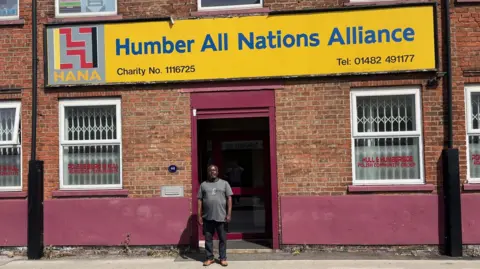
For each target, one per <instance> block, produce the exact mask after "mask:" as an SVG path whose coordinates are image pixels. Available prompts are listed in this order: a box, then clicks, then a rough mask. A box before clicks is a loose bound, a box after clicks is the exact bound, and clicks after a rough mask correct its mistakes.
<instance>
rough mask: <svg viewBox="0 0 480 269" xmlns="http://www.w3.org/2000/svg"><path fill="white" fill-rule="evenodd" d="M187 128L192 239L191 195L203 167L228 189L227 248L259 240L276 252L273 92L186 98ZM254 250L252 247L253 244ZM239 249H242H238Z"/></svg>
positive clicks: (197, 233)
mask: <svg viewBox="0 0 480 269" xmlns="http://www.w3.org/2000/svg"><path fill="white" fill-rule="evenodd" d="M190 98H191V99H190V104H191V109H192V110H191V112H192V114H191V125H192V196H193V197H192V198H193V199H192V215H193V216H192V217H193V218H192V220H193V222H192V225H193V226H192V228H193V229H192V237H191V239H192V240H191V246H192V247H194V248H198V247H199V243H200V241H203V240H204V236H203V234H202V229H201V227H199V225H198V224H197V221H196V219H197V206H198V200H197V199H196V195H197V192H198V189H199V187H200V184H201V182H203V181H204V180H206V178H207V173H206V169H207V167H208V165H209V164H212V163H213V164H215V165H217V166H218V167H219V170H220V171H219V173H220V176H221V177H222V178H224V179H225V180H227V181H229V182H230V184H231V185H232V191H233V193H234V196H233V201H232V202H233V203H234V205H233V210H232V221H231V223H230V224H229V232H228V239H230V240H234V241H233V242H231V243H232V244H230V243H229V246H230V247H233V245H234V244H236V243H238V245H239V246H240V245H243V243H251V242H254V241H257V242H258V240H261V241H262V243H260V244H262V245H263V246H265V243H266V242H268V246H267V247H269V248H273V249H278V248H279V224H278V219H279V212H278V186H277V164H276V154H277V153H276V135H275V91H274V90H238V91H206V92H195V93H191V95H190ZM257 245H258V244H257ZM239 248H245V247H243V246H241V247H239ZM246 248H248V247H246Z"/></svg>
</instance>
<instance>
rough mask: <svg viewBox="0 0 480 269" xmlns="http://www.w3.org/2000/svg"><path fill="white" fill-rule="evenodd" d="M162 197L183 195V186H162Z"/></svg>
mask: <svg viewBox="0 0 480 269" xmlns="http://www.w3.org/2000/svg"><path fill="white" fill-rule="evenodd" d="M160 195H161V196H162V197H183V186H162V190H161V193H160Z"/></svg>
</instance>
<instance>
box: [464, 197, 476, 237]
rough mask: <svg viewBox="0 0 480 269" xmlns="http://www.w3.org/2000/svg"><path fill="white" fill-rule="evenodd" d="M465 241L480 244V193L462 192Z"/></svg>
mask: <svg viewBox="0 0 480 269" xmlns="http://www.w3.org/2000/svg"><path fill="white" fill-rule="evenodd" d="M462 226H463V243H464V244H471V245H478V244H480V193H471V194H462Z"/></svg>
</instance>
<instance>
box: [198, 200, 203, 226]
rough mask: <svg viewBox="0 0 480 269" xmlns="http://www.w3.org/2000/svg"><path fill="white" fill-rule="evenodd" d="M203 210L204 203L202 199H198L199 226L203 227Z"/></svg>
mask: <svg viewBox="0 0 480 269" xmlns="http://www.w3.org/2000/svg"><path fill="white" fill-rule="evenodd" d="M202 208H203V201H202V199H198V209H197V211H198V212H197V214H198V215H197V221H198V224H200V225H203V218H202Z"/></svg>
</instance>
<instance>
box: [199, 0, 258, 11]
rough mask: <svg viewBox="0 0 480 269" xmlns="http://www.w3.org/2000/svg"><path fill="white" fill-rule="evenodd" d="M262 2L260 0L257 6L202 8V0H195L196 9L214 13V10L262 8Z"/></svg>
mask: <svg viewBox="0 0 480 269" xmlns="http://www.w3.org/2000/svg"><path fill="white" fill-rule="evenodd" d="M263 2H264V0H260V3H259V4H250V5H234V6H216V7H202V0H197V9H198V10H199V11H214V10H236V9H251V8H262V7H263Z"/></svg>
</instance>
